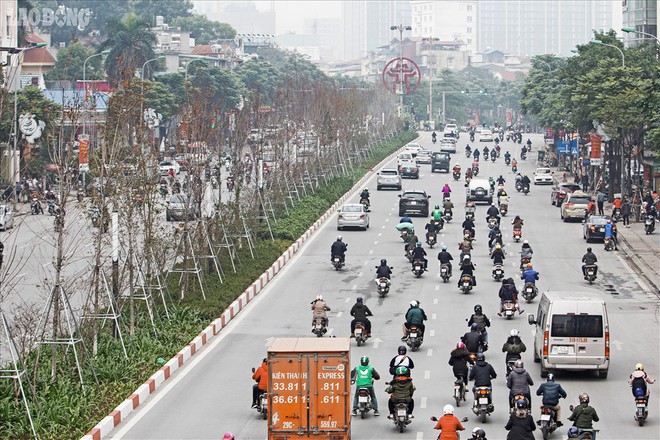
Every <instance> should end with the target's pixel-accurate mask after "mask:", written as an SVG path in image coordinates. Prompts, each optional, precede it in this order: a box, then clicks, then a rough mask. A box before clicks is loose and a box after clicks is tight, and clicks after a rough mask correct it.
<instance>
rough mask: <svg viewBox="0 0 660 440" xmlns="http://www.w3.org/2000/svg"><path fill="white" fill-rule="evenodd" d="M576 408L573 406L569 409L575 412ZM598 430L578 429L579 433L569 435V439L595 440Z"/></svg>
mask: <svg viewBox="0 0 660 440" xmlns="http://www.w3.org/2000/svg"><path fill="white" fill-rule="evenodd" d="M574 409H575V408H574V407H573V405H571V406H569V407H568V410H569V411H571V412H573V410H574ZM598 431H599V430H598V429H581V428H578V432H577V434H575V435H570V433H569V435H568V438H569V439H578V440H594V439H595V438H596V433H597V432H598Z"/></svg>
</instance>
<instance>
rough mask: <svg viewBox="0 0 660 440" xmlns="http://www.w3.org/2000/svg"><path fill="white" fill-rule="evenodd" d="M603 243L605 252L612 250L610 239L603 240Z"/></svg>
mask: <svg viewBox="0 0 660 440" xmlns="http://www.w3.org/2000/svg"><path fill="white" fill-rule="evenodd" d="M603 243H605V250H606V251H608V252H609V251H611V250H613V249H614V240H612V239H611V238H609V237H605V240H604V241H603Z"/></svg>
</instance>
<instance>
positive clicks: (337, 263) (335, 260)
mask: <svg viewBox="0 0 660 440" xmlns="http://www.w3.org/2000/svg"><path fill="white" fill-rule="evenodd" d="M344 264H345V262H344V260H343V259H342V258H341V256H340V255H333V256H332V266H333V267H334V268H335V270H339V269H341V268H342V267H344Z"/></svg>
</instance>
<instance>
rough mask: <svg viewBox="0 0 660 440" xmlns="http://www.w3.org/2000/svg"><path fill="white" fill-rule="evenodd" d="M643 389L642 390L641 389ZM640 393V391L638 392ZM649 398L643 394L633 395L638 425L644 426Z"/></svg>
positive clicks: (647, 413)
mask: <svg viewBox="0 0 660 440" xmlns="http://www.w3.org/2000/svg"><path fill="white" fill-rule="evenodd" d="M642 391H643V390H642ZM639 394H642V393H639ZM648 404H649V398H648V396H645V395H635V407H636V410H635V420H637V423H638V424H639V426H644V422H645V421H646V418H647V417H648V415H649V408H648Z"/></svg>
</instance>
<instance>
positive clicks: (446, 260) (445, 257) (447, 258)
mask: <svg viewBox="0 0 660 440" xmlns="http://www.w3.org/2000/svg"><path fill="white" fill-rule="evenodd" d="M468 243H470V242H468ZM453 259H454V258H453V257H452V256H451V254H450V253H449V252H447V246H442V250H441V251H440V252H438V261H440V264H441V265H442V264H446V265H447V274H448V275H449V276H450V277H451V274H452V272H451V261H452V260H453Z"/></svg>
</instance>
